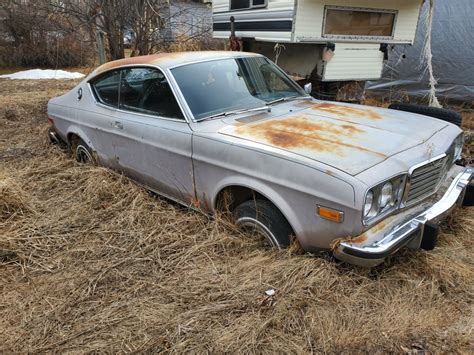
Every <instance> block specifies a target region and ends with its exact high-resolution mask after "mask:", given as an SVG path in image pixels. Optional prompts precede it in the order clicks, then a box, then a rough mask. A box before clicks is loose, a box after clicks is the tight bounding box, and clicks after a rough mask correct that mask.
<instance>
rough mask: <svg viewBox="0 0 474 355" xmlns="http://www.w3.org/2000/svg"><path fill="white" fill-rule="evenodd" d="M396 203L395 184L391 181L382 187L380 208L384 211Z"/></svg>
mask: <svg viewBox="0 0 474 355" xmlns="http://www.w3.org/2000/svg"><path fill="white" fill-rule="evenodd" d="M393 202H395V200H394V198H393V184H392V183H391V182H390V181H389V182H386V183H385V185H383V186H382V189H381V190H380V194H379V207H380V208H381V209H384V208H385V207H387V206H388V207H390V206H391V205H393Z"/></svg>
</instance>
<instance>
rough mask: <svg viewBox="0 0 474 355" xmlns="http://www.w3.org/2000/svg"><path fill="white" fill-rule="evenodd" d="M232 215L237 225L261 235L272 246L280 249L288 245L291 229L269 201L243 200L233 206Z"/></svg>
mask: <svg viewBox="0 0 474 355" xmlns="http://www.w3.org/2000/svg"><path fill="white" fill-rule="evenodd" d="M233 217H234V221H235V224H236V225H237V227H239V228H241V229H242V230H244V231H248V232H250V233H253V234H256V235H257V236H260V237H262V238H263V239H264V240H265V241H266V243H267V244H269V245H270V246H271V247H273V248H277V249H282V248H286V247H288V246H289V245H290V241H291V239H290V236H291V235H292V234H293V230H292V228H291V226H290V224H289V223H288V221H287V220H286V218H285V217H284V216H283V214H282V213H281V212H280V211H279V210H278V208H276V207H275V206H274V205H273V204H272V203H271V202H269V201H266V200H249V201H245V202H243V203H241V204H240V205H238V206H237V207H236V208H235V210H234V212H233Z"/></svg>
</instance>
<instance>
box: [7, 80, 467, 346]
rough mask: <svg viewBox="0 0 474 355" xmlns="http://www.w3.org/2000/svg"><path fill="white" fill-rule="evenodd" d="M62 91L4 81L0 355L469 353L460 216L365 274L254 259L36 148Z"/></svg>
mask: <svg viewBox="0 0 474 355" xmlns="http://www.w3.org/2000/svg"><path fill="white" fill-rule="evenodd" d="M72 85H73V83H72V82H60V81H48V82H45V81H37V82H31V81H7V80H3V81H0V90H1V92H0V186H1V187H0V204H1V211H2V213H1V216H2V217H1V219H0V250H2V254H0V294H1V301H0V351H2V352H11V351H15V352H39V351H73V352H85V351H95V350H98V351H104V350H108V351H110V352H116V351H125V352H129V351H146V350H154V351H160V350H165V351H174V352H182V351H191V352H204V351H212V352H224V351H226V352H236V351H242V352H244V351H245V352H277V351H278V352H309V351H314V352H329V353H333V352H346V353H353V352H365V351H369V352H378V353H380V352H416V351H419V350H428V351H435V352H458V353H463V352H464V353H467V352H470V351H472V350H473V349H472V343H470V342H471V340H472V327H473V304H472V300H473V297H472V296H473V284H474V283H473V281H474V269H473V262H472V255H473V252H474V246H473V241H472V235H473V234H474V211H473V210H472V209H471V210H467V209H466V210H462V211H460V212H459V213H456V214H455V216H454V217H453V218H452V219H451V220H450V221H449V223H446V224H445V225H444V229H443V230H444V232H443V234H442V235H441V239H440V242H439V247H438V248H437V249H435V250H434V251H433V252H411V251H403V252H401V253H399V254H398V255H397V256H396V257H394V258H393V259H391V260H389V261H387V263H386V264H385V265H384V266H383V267H380V268H377V269H375V270H364V269H358V268H353V267H349V266H344V265H342V264H338V263H336V262H334V261H333V260H330V259H329V258H323V257H313V256H311V255H305V254H300V253H297V252H294V251H291V250H290V251H282V252H277V251H266V250H263V249H261V248H258V247H257V246H256V245H255V242H253V241H252V239H251V238H245V237H243V236H241V235H239V233H238V232H237V231H235V230H234V229H233V228H232V227H229V226H228V225H226V224H225V223H223V222H222V221H220V220H213V219H210V218H207V217H206V216H204V215H201V214H199V213H196V212H191V211H188V210H186V209H183V208H180V207H178V206H176V205H173V204H170V203H168V202H166V201H164V200H161V199H155V198H153V197H150V196H149V195H148V194H147V193H146V191H144V190H143V189H141V188H139V187H137V186H136V185H135V184H134V183H133V182H130V181H129V180H128V179H126V178H123V177H118V176H116V175H114V174H112V173H110V172H108V171H107V170H105V169H103V168H99V167H88V166H81V165H79V164H77V163H75V162H73V161H72V160H71V159H69V158H68V157H67V156H66V154H65V153H64V152H62V151H60V150H59V149H58V148H56V147H53V146H50V145H48V144H47V142H46V139H45V129H46V126H47V124H46V116H45V105H46V102H47V99H48V98H49V97H51V96H54V95H57V94H59V93H61V92H63V91H65V90H66V89H68V88H69V87H71V86H72ZM5 211H6V212H5ZM2 255H3V256H2ZM269 288H274V289H275V290H276V293H275V295H274V296H273V297H270V296H267V295H265V290H267V289H269Z"/></svg>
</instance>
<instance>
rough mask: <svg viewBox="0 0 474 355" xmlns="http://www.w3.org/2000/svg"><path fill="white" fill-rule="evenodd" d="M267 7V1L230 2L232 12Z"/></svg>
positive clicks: (239, 0)
mask: <svg viewBox="0 0 474 355" xmlns="http://www.w3.org/2000/svg"><path fill="white" fill-rule="evenodd" d="M266 6H267V0H230V9H231V10H244V9H252V8H260V7H266Z"/></svg>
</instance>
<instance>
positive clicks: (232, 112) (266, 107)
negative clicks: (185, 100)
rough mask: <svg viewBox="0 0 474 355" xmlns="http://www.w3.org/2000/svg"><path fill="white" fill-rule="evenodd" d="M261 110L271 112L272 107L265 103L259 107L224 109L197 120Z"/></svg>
mask: <svg viewBox="0 0 474 355" xmlns="http://www.w3.org/2000/svg"><path fill="white" fill-rule="evenodd" d="M263 110H266V111H268V112H271V110H272V109H271V108H270V107H268V106H266V105H265V106H261V107H254V108H248V109H244V110H234V111H225V112H221V113H216V114H215V115H211V116H207V117H204V118H201V119H200V120H199V121H204V120H210V119H213V118H217V117H227V116H230V115H238V114H240V113H246V112H252V111H263Z"/></svg>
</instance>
